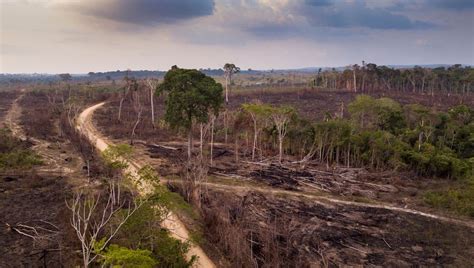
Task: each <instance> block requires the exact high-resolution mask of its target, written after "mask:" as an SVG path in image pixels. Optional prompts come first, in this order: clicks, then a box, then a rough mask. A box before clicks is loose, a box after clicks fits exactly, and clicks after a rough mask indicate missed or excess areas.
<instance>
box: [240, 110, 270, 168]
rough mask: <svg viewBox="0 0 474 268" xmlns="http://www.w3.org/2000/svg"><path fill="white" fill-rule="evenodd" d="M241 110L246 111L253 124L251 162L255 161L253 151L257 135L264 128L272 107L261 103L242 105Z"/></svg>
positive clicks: (255, 146)
mask: <svg viewBox="0 0 474 268" xmlns="http://www.w3.org/2000/svg"><path fill="white" fill-rule="evenodd" d="M242 108H243V109H244V111H246V112H247V113H248V114H249V115H250V117H251V118H252V122H253V131H254V132H253V145H252V160H254V159H255V150H256V148H257V142H258V135H259V133H260V132H261V131H262V129H263V128H264V127H265V124H266V123H267V121H268V118H269V115H270V114H271V111H272V107H271V106H270V105H266V104H262V103H261V102H258V101H256V102H254V103H244V104H242Z"/></svg>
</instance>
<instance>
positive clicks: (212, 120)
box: [210, 115, 216, 167]
mask: <svg viewBox="0 0 474 268" xmlns="http://www.w3.org/2000/svg"><path fill="white" fill-rule="evenodd" d="M215 122H216V117H215V116H214V115H211V156H210V162H211V163H210V164H211V167H212V165H213V163H212V160H213V153H214V123H215Z"/></svg>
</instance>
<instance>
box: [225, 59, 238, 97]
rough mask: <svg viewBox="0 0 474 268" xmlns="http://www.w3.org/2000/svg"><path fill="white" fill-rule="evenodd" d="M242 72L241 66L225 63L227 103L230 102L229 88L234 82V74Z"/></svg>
mask: <svg viewBox="0 0 474 268" xmlns="http://www.w3.org/2000/svg"><path fill="white" fill-rule="evenodd" d="M238 72H240V68H239V67H237V66H235V64H233V63H226V64H225V65H224V75H225V103H226V104H228V103H229V90H230V84H232V75H233V74H236V73H238Z"/></svg>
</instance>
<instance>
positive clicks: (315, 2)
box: [305, 0, 332, 7]
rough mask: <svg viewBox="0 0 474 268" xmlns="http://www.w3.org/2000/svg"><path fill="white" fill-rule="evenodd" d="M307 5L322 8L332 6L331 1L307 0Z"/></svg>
mask: <svg viewBox="0 0 474 268" xmlns="http://www.w3.org/2000/svg"><path fill="white" fill-rule="evenodd" d="M305 3H306V5H308V6H314V7H321V6H330V5H332V2H331V0H305Z"/></svg>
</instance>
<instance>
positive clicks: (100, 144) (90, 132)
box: [76, 102, 216, 267]
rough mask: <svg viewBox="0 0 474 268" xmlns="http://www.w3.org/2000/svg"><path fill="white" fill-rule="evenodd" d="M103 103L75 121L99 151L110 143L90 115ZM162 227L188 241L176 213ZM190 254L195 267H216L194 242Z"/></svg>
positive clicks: (133, 166)
mask: <svg viewBox="0 0 474 268" xmlns="http://www.w3.org/2000/svg"><path fill="white" fill-rule="evenodd" d="M104 104H105V102H101V103H99V104H96V105H94V106H91V107H89V108H87V109H85V110H84V111H83V112H82V113H81V114H80V115H79V117H78V118H77V121H76V127H77V129H78V130H79V131H80V132H82V133H83V134H84V135H85V136H86V137H87V138H88V139H89V140H90V141H91V142H92V143H93V144H94V145H95V147H96V148H97V149H98V150H99V151H104V150H105V149H107V147H108V146H109V144H111V143H110V142H109V141H107V140H106V139H105V138H104V137H102V136H101V135H100V133H99V132H98V131H97V129H96V128H95V127H94V125H93V124H92V120H91V117H92V114H93V113H94V111H95V110H97V109H98V108H100V107H102V106H103V105H104ZM139 169H140V165H139V164H137V163H130V165H129V167H128V170H127V171H128V172H130V173H131V174H132V177H135V176H133V175H136V174H137V172H138V170H139ZM137 188H138V191H139V193H140V194H147V193H149V192H151V191H152V189H153V186H152V185H151V184H147V183H141V184H139V186H138V187H137ZM162 227H164V228H166V229H168V230H169V231H170V233H171V235H172V236H173V237H174V238H176V239H179V240H181V241H183V242H189V241H190V235H189V232H188V230H187V229H186V227H185V226H184V224H183V222H182V221H181V220H180V219H179V218H178V217H177V216H176V214H174V213H172V212H170V214H169V215H168V217H166V219H165V220H164V221H163V222H162ZM192 256H197V257H198V259H197V262H196V264H195V265H196V267H216V266H215V264H214V263H213V262H212V260H211V259H210V258H209V257H208V256H207V255H206V253H205V252H204V251H203V250H202V248H201V247H199V246H198V245H196V244H194V243H191V248H190V250H189V252H188V253H187V256H186V257H187V259H188V260H189V259H191V257H192Z"/></svg>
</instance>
